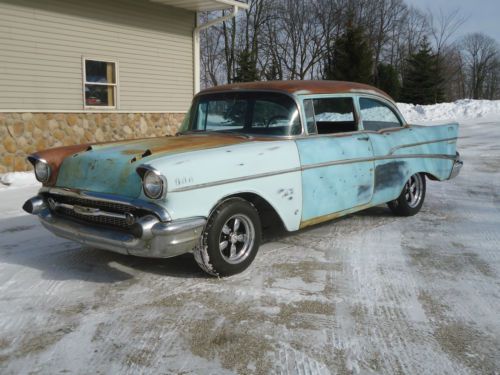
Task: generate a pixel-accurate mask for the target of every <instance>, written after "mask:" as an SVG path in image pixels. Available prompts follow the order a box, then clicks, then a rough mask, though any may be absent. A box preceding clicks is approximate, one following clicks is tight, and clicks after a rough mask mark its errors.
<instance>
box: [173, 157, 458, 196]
mask: <svg viewBox="0 0 500 375" xmlns="http://www.w3.org/2000/svg"><path fill="white" fill-rule="evenodd" d="M417 158H423V159H427V158H428V159H447V160H454V159H455V155H446V154H407V155H386V156H376V157H369V158H356V159H346V160H335V161H327V162H322V163H315V164H309V165H304V166H301V167H297V168H290V169H283V170H281V171H276V172H266V173H259V174H255V175H252V176H243V177H236V178H228V179H225V180H220V181H214V182H205V183H202V184H197V185H191V186H186V187H182V188H178V189H174V190H172V191H171V192H172V193H180V192H184V191H189V190H196V189H203V188H208V187H213V186H219V185H224V184H229V183H234V182H241V181H248V180H255V179H258V178H264V177H271V176H277V175H281V174H286V173H293V172H302V171H306V170H309V169H315V168H324V167H331V166H334V165H343V164H353V163H365V162H371V161H379V160H392V159H417Z"/></svg>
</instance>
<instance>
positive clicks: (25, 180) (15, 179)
mask: <svg viewBox="0 0 500 375" xmlns="http://www.w3.org/2000/svg"><path fill="white" fill-rule="evenodd" d="M36 185H40V183H39V182H38V181H37V180H36V178H35V174H34V173H33V172H9V173H4V174H0V189H5V188H8V187H26V186H36Z"/></svg>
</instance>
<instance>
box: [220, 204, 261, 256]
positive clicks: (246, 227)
mask: <svg viewBox="0 0 500 375" xmlns="http://www.w3.org/2000/svg"><path fill="white" fill-rule="evenodd" d="M254 241H255V228H254V225H253V223H252V221H251V220H250V218H249V217H248V216H246V215H243V214H237V215H233V216H231V217H230V218H229V219H228V220H227V221H226V223H225V224H224V225H223V226H222V230H221V232H220V234H219V251H220V254H221V255H222V257H223V258H224V260H225V261H226V262H228V263H230V264H238V263H241V262H243V261H244V260H245V259H247V258H248V256H249V255H250V253H251V251H252V247H253V244H254Z"/></svg>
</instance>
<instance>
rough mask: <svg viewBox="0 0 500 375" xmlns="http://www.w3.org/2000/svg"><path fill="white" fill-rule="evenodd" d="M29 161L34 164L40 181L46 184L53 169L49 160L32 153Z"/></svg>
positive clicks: (36, 175)
mask: <svg viewBox="0 0 500 375" xmlns="http://www.w3.org/2000/svg"><path fill="white" fill-rule="evenodd" d="M28 161H29V162H30V163H31V164H32V165H33V168H34V172H35V177H36V179H37V180H38V181H39V182H41V183H43V184H44V183H46V182H48V181H49V180H50V175H51V172H52V170H51V168H50V165H49V163H47V160H45V159H42V158H38V157H35V156H31V155H30V156H29V157H28Z"/></svg>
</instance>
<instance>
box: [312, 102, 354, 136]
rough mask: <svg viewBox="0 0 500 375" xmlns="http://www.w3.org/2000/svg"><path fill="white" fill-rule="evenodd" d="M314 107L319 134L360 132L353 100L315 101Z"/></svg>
mask: <svg viewBox="0 0 500 375" xmlns="http://www.w3.org/2000/svg"><path fill="white" fill-rule="evenodd" d="M313 106H314V118H315V120H316V127H317V129H318V134H333V133H347V132H353V131H357V130H358V126H357V122H356V116H355V115H354V102H353V100H352V98H322V99H313Z"/></svg>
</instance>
